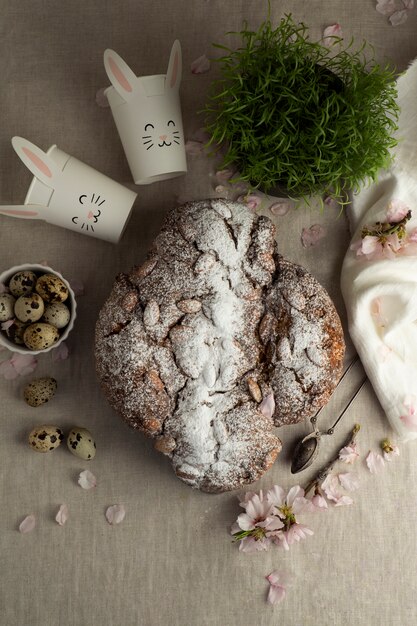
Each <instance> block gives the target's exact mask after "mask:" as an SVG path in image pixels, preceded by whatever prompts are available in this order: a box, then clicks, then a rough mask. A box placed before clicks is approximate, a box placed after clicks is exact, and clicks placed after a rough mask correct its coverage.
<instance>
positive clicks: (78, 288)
mask: <svg viewBox="0 0 417 626" xmlns="http://www.w3.org/2000/svg"><path fill="white" fill-rule="evenodd" d="M69 283H70V286H71V289H72V290H73V292H74V295H75V296H83V295H84V283H83V282H81V280H78V279H77V278H71V280H70V281H69Z"/></svg>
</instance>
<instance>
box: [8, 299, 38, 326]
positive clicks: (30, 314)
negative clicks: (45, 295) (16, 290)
mask: <svg viewBox="0 0 417 626" xmlns="http://www.w3.org/2000/svg"><path fill="white" fill-rule="evenodd" d="M44 309H45V305H44V303H43V300H42V298H41V297H40V295H39V294H37V293H30V294H28V295H26V296H20V298H18V299H17V300H16V302H15V305H14V312H15V315H16V317H17V319H18V320H20V321H21V322H26V323H28V324H32V323H33V322H37V321H38V320H40V319H41V317H42V315H43V312H44Z"/></svg>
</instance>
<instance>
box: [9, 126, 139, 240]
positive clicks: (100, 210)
mask: <svg viewBox="0 0 417 626" xmlns="http://www.w3.org/2000/svg"><path fill="white" fill-rule="evenodd" d="M12 144H13V147H14V149H15V150H16V152H17V154H18V155H19V157H20V158H21V159H22V161H23V162H24V163H25V165H27V167H28V168H29V169H30V171H31V172H32V173H33V174H34V176H35V179H34V181H32V184H31V187H30V189H29V192H28V195H27V197H26V201H25V204H29V207H28V208H30V209H31V211H28V210H25V209H24V208H23V209H22V210H17V208H16V210H15V209H13V208H12V209H11V210H10V211H3V212H4V213H6V214H8V215H13V216H15V217H26V218H29V217H31V218H32V219H33V218H34V219H44V220H46V221H47V222H49V223H51V224H56V225H57V226H63V227H64V228H69V229H70V230H75V231H77V232H81V233H83V234H85V235H90V236H92V237H99V238H100V239H105V240H107V241H112V242H114V243H116V242H117V241H118V240H119V238H120V236H121V234H122V233H123V230H124V227H125V224H126V223H127V220H128V218H129V215H130V212H131V208H132V205H133V202H134V201H135V199H136V194H135V193H134V192H132V191H130V190H129V189H127V188H126V187H124V186H123V185H120V184H119V183H116V182H115V181H114V180H112V179H111V178H108V177H107V176H104V174H101V173H100V172H97V171H96V170H95V169H93V168H92V167H90V166H89V165H86V164H85V163H82V162H81V161H79V160H78V159H75V158H74V157H71V156H69V155H68V154H66V153H65V152H63V151H62V150H59V149H58V148H57V147H56V146H52V148H50V149H49V150H48V153H45V152H43V151H42V150H40V149H39V148H38V147H37V146H35V145H34V144H33V143H31V142H30V141H27V140H26V139H23V138H22V137H13V139H12ZM0 212H1V211H0ZM29 214H30V215H29Z"/></svg>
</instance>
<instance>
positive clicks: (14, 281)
mask: <svg viewBox="0 0 417 626" xmlns="http://www.w3.org/2000/svg"><path fill="white" fill-rule="evenodd" d="M37 280H38V277H37V276H36V274H35V273H34V272H31V271H30V270H24V271H22V272H16V274H14V275H13V276H12V277H11V279H10V282H9V289H10V293H12V294H13V295H14V296H15V297H16V298H19V296H24V295H25V294H27V293H31V292H32V291H33V290H34V288H35V283H36V281H37Z"/></svg>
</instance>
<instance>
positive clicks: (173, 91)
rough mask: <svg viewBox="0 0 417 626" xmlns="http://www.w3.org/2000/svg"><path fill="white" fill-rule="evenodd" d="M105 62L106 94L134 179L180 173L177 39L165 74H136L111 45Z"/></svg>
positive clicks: (183, 165) (144, 181)
mask: <svg viewBox="0 0 417 626" xmlns="http://www.w3.org/2000/svg"><path fill="white" fill-rule="evenodd" d="M104 64H105V68H106V71H107V74H108V76H109V78H110V80H111V82H112V85H113V87H110V88H108V89H107V90H106V94H107V97H108V100H109V103H110V106H111V109H112V113H113V117H114V120H115V123H116V126H117V129H118V131H119V135H120V139H121V141H122V144H123V147H124V150H125V153H126V157H127V160H128V162H129V165H130V169H131V171H132V175H133V178H134V181H135V183H136V184H148V183H151V182H154V181H156V180H164V179H166V178H173V177H174V176H179V175H181V174H185V172H186V171H187V163H186V158H185V149H184V133H183V126H182V118H181V105H180V98H179V85H180V82H181V68H182V66H181V47H180V43H179V41H176V42H175V43H174V45H173V46H172V50H171V55H170V59H169V63H168V70H167V74H166V75H165V74H159V75H155V76H142V77H137V76H136V75H135V74H134V73H133V72H132V70H131V69H130V68H129V66H128V65H127V64H126V63H125V61H123V59H122V58H121V57H120V56H119V55H118V54H117V53H116V52H114V51H113V50H106V52H105V53H104Z"/></svg>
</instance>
